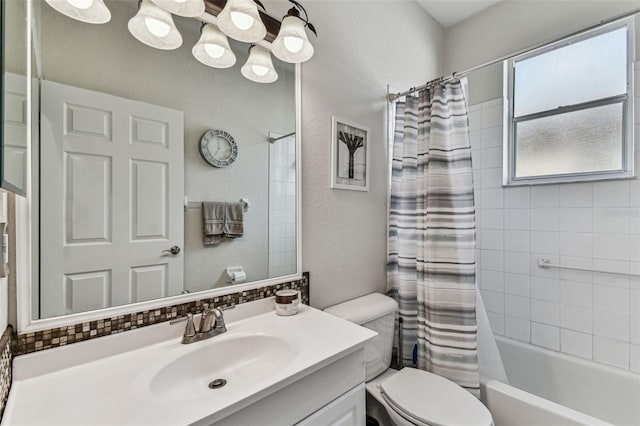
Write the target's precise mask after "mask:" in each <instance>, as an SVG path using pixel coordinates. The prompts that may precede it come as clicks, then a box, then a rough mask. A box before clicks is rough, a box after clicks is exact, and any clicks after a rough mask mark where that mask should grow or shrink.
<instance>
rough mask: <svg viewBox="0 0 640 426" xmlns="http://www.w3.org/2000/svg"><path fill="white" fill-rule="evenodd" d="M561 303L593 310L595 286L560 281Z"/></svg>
mask: <svg viewBox="0 0 640 426" xmlns="http://www.w3.org/2000/svg"><path fill="white" fill-rule="evenodd" d="M560 303H562V304H564V305H571V306H581V307H583V308H588V309H591V308H592V307H593V285H591V284H587V283H581V282H575V281H560Z"/></svg>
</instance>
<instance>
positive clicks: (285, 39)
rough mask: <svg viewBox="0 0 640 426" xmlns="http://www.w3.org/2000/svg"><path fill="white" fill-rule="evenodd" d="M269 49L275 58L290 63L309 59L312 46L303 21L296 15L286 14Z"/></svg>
mask: <svg viewBox="0 0 640 426" xmlns="http://www.w3.org/2000/svg"><path fill="white" fill-rule="evenodd" d="M271 51H272V52H273V54H274V56H275V57H276V58H278V59H280V60H281V61H284V62H289V63H292V64H298V63H301V62H306V61H308V60H309V59H311V57H312V56H313V46H312V45H311V42H310V41H309V38H308V37H307V32H306V31H305V22H304V21H303V20H302V19H300V18H299V17H298V16H294V15H288V16H286V17H285V18H284V19H283V20H282V25H281V26H280V32H279V33H278V36H277V37H276V39H275V40H273V43H271Z"/></svg>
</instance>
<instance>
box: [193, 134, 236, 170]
mask: <svg viewBox="0 0 640 426" xmlns="http://www.w3.org/2000/svg"><path fill="white" fill-rule="evenodd" d="M200 155H202V158H203V159H204V161H206V162H207V163H209V164H211V165H212V166H214V167H227V166H228V165H230V164H232V163H233V162H234V161H236V158H237V157H238V145H237V144H236V141H235V140H234V139H233V136H231V135H230V134H229V133H227V132H225V131H224V130H218V129H211V130H207V131H206V132H205V133H204V135H202V137H201V138H200Z"/></svg>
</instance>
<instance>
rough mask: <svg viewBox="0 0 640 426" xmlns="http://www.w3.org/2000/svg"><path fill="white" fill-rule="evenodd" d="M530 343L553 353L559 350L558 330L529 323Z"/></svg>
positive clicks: (549, 326)
mask: <svg viewBox="0 0 640 426" xmlns="http://www.w3.org/2000/svg"><path fill="white" fill-rule="evenodd" d="M531 343H533V344H534V345H537V346H542V347H544V348H548V349H552V350H554V351H559V350H560V329H559V328H558V327H554V326H551V325H546V324H539V323H537V322H532V323H531Z"/></svg>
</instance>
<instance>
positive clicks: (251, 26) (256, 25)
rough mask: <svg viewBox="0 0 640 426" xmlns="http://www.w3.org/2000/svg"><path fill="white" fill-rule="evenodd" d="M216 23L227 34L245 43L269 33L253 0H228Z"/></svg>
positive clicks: (257, 39) (252, 41) (254, 40)
mask: <svg viewBox="0 0 640 426" xmlns="http://www.w3.org/2000/svg"><path fill="white" fill-rule="evenodd" d="M216 24H217V25H218V28H220V31H222V32H223V33H225V34H226V35H227V36H229V37H231V38H233V39H236V40H238V41H242V42H245V43H254V42H256V41H259V40H262V39H263V38H264V36H266V35H267V28H266V27H265V26H264V24H263V23H262V19H260V13H259V12H258V6H257V5H256V3H255V2H254V1H253V0H227V4H225V6H224V8H223V9H222V10H221V11H220V13H219V14H218V16H217V18H216Z"/></svg>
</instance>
